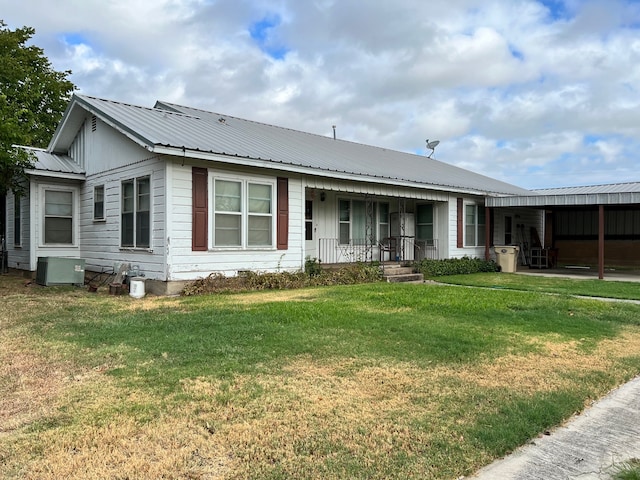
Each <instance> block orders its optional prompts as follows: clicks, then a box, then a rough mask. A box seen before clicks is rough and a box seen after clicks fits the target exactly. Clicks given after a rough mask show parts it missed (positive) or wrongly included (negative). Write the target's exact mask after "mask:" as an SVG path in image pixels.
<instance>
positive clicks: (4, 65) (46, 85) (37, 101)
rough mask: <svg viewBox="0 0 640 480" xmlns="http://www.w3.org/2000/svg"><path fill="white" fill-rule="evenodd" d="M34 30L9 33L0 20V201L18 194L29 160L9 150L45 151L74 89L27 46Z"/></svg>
mask: <svg viewBox="0 0 640 480" xmlns="http://www.w3.org/2000/svg"><path fill="white" fill-rule="evenodd" d="M34 33H35V30H34V29H33V28H30V27H23V28H16V29H15V30H10V29H9V28H8V27H7V25H6V23H4V21H3V20H0V195H4V194H6V192H8V191H9V190H13V191H14V192H16V193H18V194H20V193H22V192H23V180H24V178H25V176H24V170H25V168H29V167H30V166H31V165H32V161H33V158H32V155H31V154H30V153H29V152H28V151H27V150H24V149H16V148H15V145H26V146H33V147H46V146H47V144H48V143H49V140H50V139H51V137H52V135H53V132H54V131H55V129H56V126H57V125H58V122H59V121H60V118H61V117H62V114H63V112H64V110H65V108H66V106H67V103H68V101H69V98H70V96H71V93H72V92H73V90H74V89H75V86H74V85H73V83H72V82H71V81H69V80H68V79H67V77H68V76H69V75H70V74H71V71H69V70H67V71H64V72H57V71H55V70H54V69H53V67H52V65H51V63H50V62H49V60H48V59H47V57H46V56H45V55H44V50H43V49H41V48H39V47H36V46H33V45H27V42H28V41H29V39H31V37H32V36H33V35H34Z"/></svg>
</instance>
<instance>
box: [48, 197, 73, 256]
mask: <svg viewBox="0 0 640 480" xmlns="http://www.w3.org/2000/svg"><path fill="white" fill-rule="evenodd" d="M44 243H45V244H48V245H51V244H63V245H70V244H73V192H72V191H64V190H45V191H44Z"/></svg>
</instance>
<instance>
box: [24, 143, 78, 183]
mask: <svg viewBox="0 0 640 480" xmlns="http://www.w3.org/2000/svg"><path fill="white" fill-rule="evenodd" d="M21 148H24V149H25V150H28V151H30V152H32V153H33V154H34V155H35V161H34V163H33V169H28V170H27V172H28V173H36V174H38V175H46V176H50V177H58V178H69V179H84V173H85V171H84V169H83V168H82V167H80V165H78V164H77V163H76V162H74V161H73V160H72V159H71V158H70V157H68V156H67V155H58V154H55V153H50V152H47V151H45V150H42V149H39V148H30V147H21Z"/></svg>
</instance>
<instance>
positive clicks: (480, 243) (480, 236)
mask: <svg viewBox="0 0 640 480" xmlns="http://www.w3.org/2000/svg"><path fill="white" fill-rule="evenodd" d="M468 207H474V223H473V224H472V225H471V224H469V223H467V208H468ZM481 214H482V215H484V214H485V211H484V205H481V204H478V203H470V202H469V203H467V202H465V204H464V210H463V222H464V226H463V230H464V242H463V245H464V248H478V247H484V246H485V243H486V239H485V233H486V228H487V219H486V218H485V219H484V223H479V219H480V215H481ZM481 225H482V226H483V227H484V229H482V231H481V230H480V228H479V227H480V226H481ZM467 227H473V228H474V236H475V239H474V240H475V241H474V243H473V244H470V243H469V239H468V238H467V237H468V235H467Z"/></svg>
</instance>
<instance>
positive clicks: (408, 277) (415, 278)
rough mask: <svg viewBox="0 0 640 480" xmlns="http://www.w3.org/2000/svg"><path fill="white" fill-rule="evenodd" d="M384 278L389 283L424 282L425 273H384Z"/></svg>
mask: <svg viewBox="0 0 640 480" xmlns="http://www.w3.org/2000/svg"><path fill="white" fill-rule="evenodd" d="M383 278H384V279H385V280H386V281H387V282H389V283H399V282H422V281H424V275H422V274H421V273H403V274H400V275H386V274H385V275H383Z"/></svg>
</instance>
